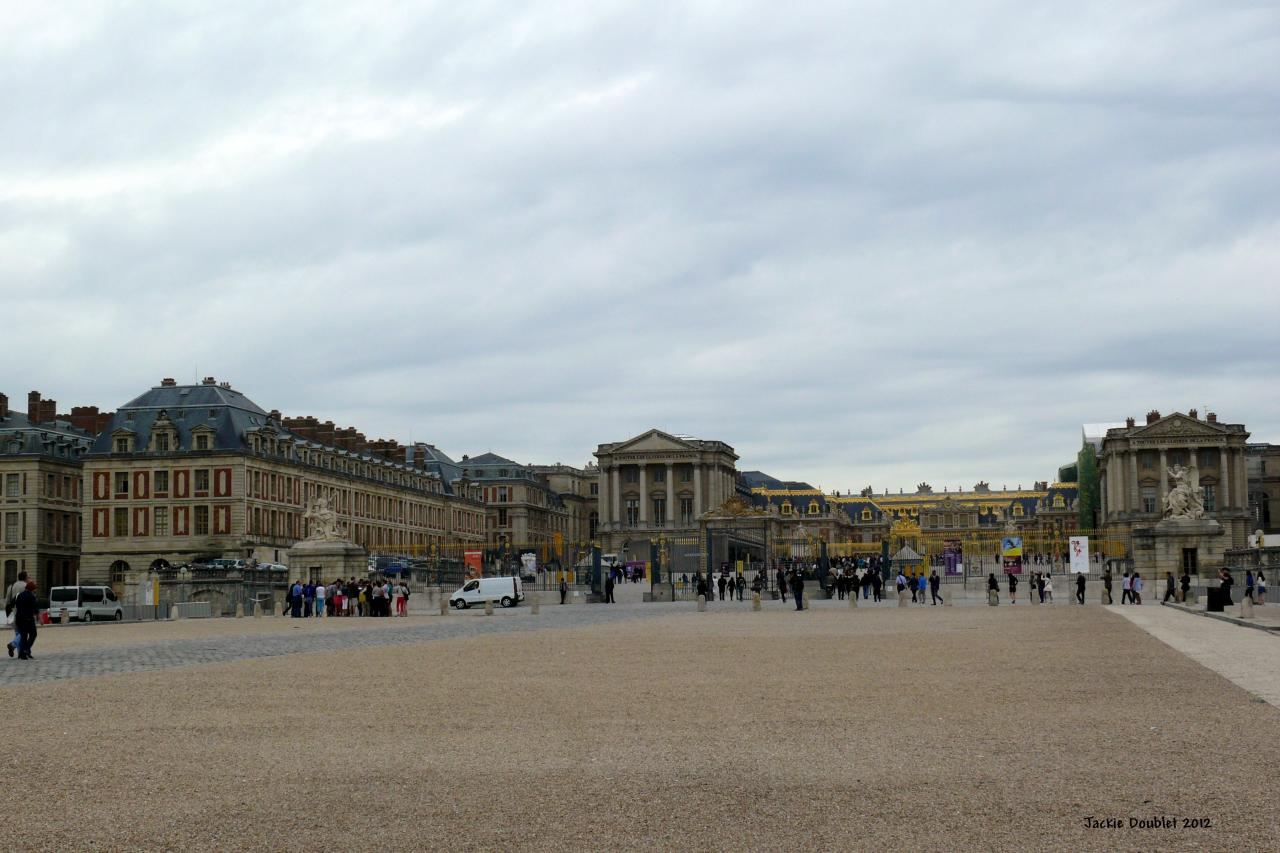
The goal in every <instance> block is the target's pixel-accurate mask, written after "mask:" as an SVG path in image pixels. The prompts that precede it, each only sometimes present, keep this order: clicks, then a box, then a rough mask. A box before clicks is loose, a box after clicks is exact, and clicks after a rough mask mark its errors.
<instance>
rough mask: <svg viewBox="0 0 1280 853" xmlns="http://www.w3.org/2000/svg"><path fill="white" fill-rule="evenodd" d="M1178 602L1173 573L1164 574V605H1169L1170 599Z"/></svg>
mask: <svg viewBox="0 0 1280 853" xmlns="http://www.w3.org/2000/svg"><path fill="white" fill-rule="evenodd" d="M1171 598H1172V599H1173V600H1174V601H1177V600H1178V596H1177V594H1176V593H1175V592H1174V581H1173V572H1165V573H1164V601H1163V602H1161V603H1162V604H1168V603H1169V599H1171Z"/></svg>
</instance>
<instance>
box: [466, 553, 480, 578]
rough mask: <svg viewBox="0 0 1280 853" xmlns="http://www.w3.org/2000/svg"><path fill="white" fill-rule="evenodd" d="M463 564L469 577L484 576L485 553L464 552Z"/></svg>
mask: <svg viewBox="0 0 1280 853" xmlns="http://www.w3.org/2000/svg"><path fill="white" fill-rule="evenodd" d="M462 564H463V565H464V566H466V567H467V577H469V578H478V577H480V576H481V575H483V574H484V551H480V550H476V551H463V552H462Z"/></svg>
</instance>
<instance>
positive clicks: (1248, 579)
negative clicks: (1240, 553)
mask: <svg viewBox="0 0 1280 853" xmlns="http://www.w3.org/2000/svg"><path fill="white" fill-rule="evenodd" d="M1244 597H1245V598H1247V599H1249V603H1250V604H1253V603H1254V601H1253V570H1252V569H1246V570H1245V573H1244Z"/></svg>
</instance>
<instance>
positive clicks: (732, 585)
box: [729, 575, 738, 601]
mask: <svg viewBox="0 0 1280 853" xmlns="http://www.w3.org/2000/svg"><path fill="white" fill-rule="evenodd" d="M737 591H738V579H737V577H735V576H733V575H730V576H729V600H730V601H733V596H734V594H735V593H737Z"/></svg>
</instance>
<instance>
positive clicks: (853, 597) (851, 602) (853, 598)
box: [849, 595, 858, 610]
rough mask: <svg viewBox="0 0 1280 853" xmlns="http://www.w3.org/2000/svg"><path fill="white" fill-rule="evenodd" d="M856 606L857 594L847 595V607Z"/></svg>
mask: <svg viewBox="0 0 1280 853" xmlns="http://www.w3.org/2000/svg"><path fill="white" fill-rule="evenodd" d="M857 606H858V596H857V595H851V596H849V609H850V610H852V609H853V608H855V607H857Z"/></svg>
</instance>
